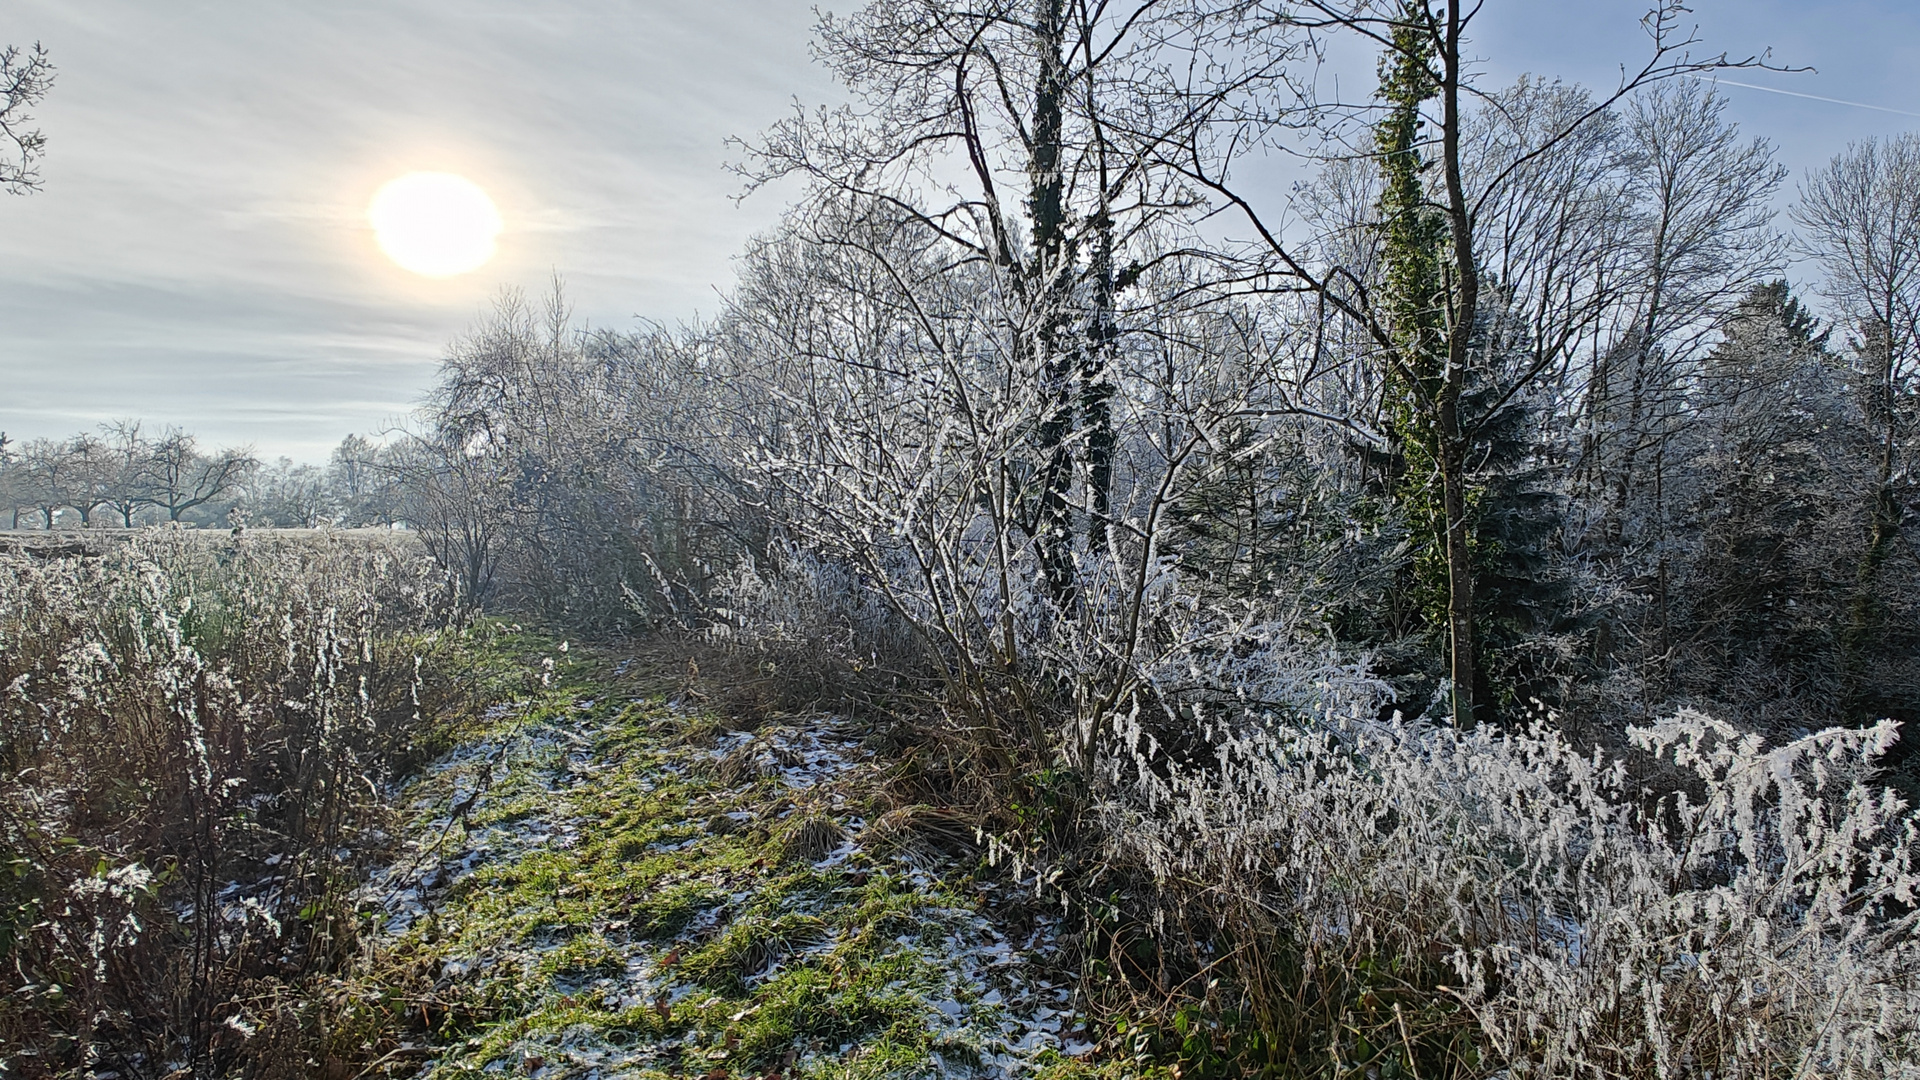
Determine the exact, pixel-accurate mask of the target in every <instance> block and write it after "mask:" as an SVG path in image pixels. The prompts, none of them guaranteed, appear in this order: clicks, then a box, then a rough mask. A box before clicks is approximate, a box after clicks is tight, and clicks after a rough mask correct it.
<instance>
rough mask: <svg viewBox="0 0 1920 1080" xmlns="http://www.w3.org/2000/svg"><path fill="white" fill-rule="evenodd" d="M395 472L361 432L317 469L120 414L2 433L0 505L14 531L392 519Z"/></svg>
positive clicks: (389, 454) (389, 457)
mask: <svg viewBox="0 0 1920 1080" xmlns="http://www.w3.org/2000/svg"><path fill="white" fill-rule="evenodd" d="M395 471H396V470H395V462H394V452H393V451H392V450H391V449H389V448H388V447H386V446H384V445H382V444H379V443H375V442H374V441H372V440H370V439H367V438H365V437H364V436H357V435H349V436H347V438H346V439H344V440H342V442H341V444H340V445H339V446H338V447H336V448H335V449H334V451H333V454H332V456H331V459H330V460H329V462H328V463H327V465H326V466H325V467H320V466H315V465H306V464H295V463H294V462H293V461H291V460H289V459H287V458H281V459H279V460H278V461H275V462H272V463H266V462H262V461H261V460H259V459H258V458H257V457H255V456H254V454H253V452H252V451H251V450H250V449H247V448H244V447H242V448H221V449H217V450H207V449H204V448H202V446H201V445H200V441H199V440H198V439H197V438H195V437H194V435H193V434H192V433H190V432H187V431H184V430H182V429H180V428H177V427H168V428H166V429H164V430H163V431H161V432H160V433H159V434H157V435H149V434H147V432H146V431H145V430H144V429H143V426H142V425H141V424H139V423H137V422H132V421H121V422H115V423H111V424H107V425H105V426H103V427H102V428H101V429H100V431H99V432H97V433H91V432H87V433H81V434H78V435H74V436H72V437H70V438H66V439H31V440H28V441H25V442H21V443H17V444H16V443H14V442H12V441H10V440H8V439H7V438H6V437H5V435H4V434H0V512H5V513H6V514H7V515H8V518H7V524H8V526H9V527H11V528H14V529H19V528H41V529H52V528H55V527H56V526H61V527H72V526H78V527H80V528H89V527H94V526H101V525H110V526H119V527H121V528H133V527H134V526H136V525H142V524H149V523H152V522H156V521H173V522H183V523H186V524H192V525H219V526H225V525H230V524H236V523H247V524H254V525H263V526H277V527H283V528H300V527H306V528H311V527H313V526H317V525H349V526H351V525H391V524H393V523H394V522H395V521H396V520H398V514H399V511H398V503H397V498H398V496H397V493H396V489H395V485H394V481H393V476H394V474H395Z"/></svg>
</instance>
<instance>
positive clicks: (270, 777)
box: [0, 530, 457, 1076]
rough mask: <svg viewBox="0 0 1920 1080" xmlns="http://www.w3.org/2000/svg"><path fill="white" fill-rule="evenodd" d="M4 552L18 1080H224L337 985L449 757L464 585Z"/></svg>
mask: <svg viewBox="0 0 1920 1080" xmlns="http://www.w3.org/2000/svg"><path fill="white" fill-rule="evenodd" d="M44 554H45V553H44V552H42V553H40V554H23V553H12V554H4V553H0V688H4V689H0V866H4V868H5V869H6V871H7V873H6V874H5V875H4V876H0V955H4V959H5V967H4V970H5V975H4V976H0V979H3V980H4V982H5V989H6V991H7V993H6V995H5V996H4V998H0V1043H4V1044H5V1045H6V1046H8V1047H9V1048H10V1050H9V1054H8V1066H7V1072H8V1074H10V1075H15V1076H37V1075H62V1074H68V1073H74V1072H77V1071H85V1070H89V1069H108V1068H116V1069H118V1070H120V1071H121V1072H122V1073H123V1075H159V1074H163V1073H166V1072H169V1071H170V1070H172V1069H174V1068H187V1069H191V1070H194V1071H195V1072H196V1073H203V1072H207V1071H210V1070H216V1069H217V1068H218V1067H219V1065H220V1063H222V1062H227V1061H230V1060H231V1059H232V1058H233V1057H234V1055H235V1054H236V1053H237V1052H238V1048H239V1046H240V1045H241V1044H242V1043H244V1042H246V1040H245V1039H244V1038H242V1036H243V1035H244V1034H245V1029H246V1028H247V1026H248V1025H247V1021H246V1020H245V1019H244V1015H245V1008H244V1004H243V1003H244V1002H246V1001H248V1000H250V999H252V998H254V997H257V996H258V995H260V994H262V993H268V992H271V987H272V986H275V985H279V984H281V983H282V982H284V981H285V980H290V979H297V978H299V977H301V976H302V975H304V974H306V973H311V972H321V971H327V970H331V969H333V968H335V967H337V966H338V965H340V964H341V963H342V962H344V961H345V959H346V958H347V957H348V956H350V955H351V953H352V951H353V949H354V947H355V941H356V937H357V931H356V927H355V923H354V920H353V917H352V904H351V902H350V900H349V894H350V892H351V890H352V889H353V888H354V887H356V886H357V884H358V881H359V880H360V876H361V868H362V866H363V864H364V863H365V862H366V860H368V859H369V858H371V857H372V856H373V855H374V854H375V853H377V851H378V849H379V848H380V846H381V843H382V839H381V838H382V835H383V834H382V832H381V827H382V824H383V820H384V819H383V816H382V813H383V807H382V796H381V792H382V791H383V790H384V788H385V785H386V784H387V782H388V780H389V778H390V777H391V775H392V773H393V770H394V769H395V767H396V766H397V765H404V763H405V762H407V761H408V760H410V759H413V758H415V757H417V756H418V755H420V754H421V753H423V752H425V751H426V749H427V748H426V747H423V746H421V745H419V744H418V742H417V740H418V738H419V737H420V736H421V733H422V727H421V717H422V713H423V711H424V712H428V713H431V711H432V710H433V709H434V708H436V706H437V705H438V704H439V702H437V701H435V700H434V695H435V694H436V693H445V692H448V691H449V690H451V689H452V688H451V687H450V686H449V685H448V684H447V683H446V682H445V680H444V679H439V678H436V677H435V676H436V672H435V668H436V663H435V661H436V660H437V659H438V658H439V657H442V656H444V654H445V653H446V652H447V650H448V649H450V648H451V647H453V639H454V638H456V637H457V634H456V633H453V632H452V631H453V627H451V625H450V624H449V622H448V618H449V616H448V612H449V606H448V601H449V600H450V594H449V591H448V590H447V588H446V586H445V583H444V579H443V577H442V576H441V575H440V574H439V573H438V572H437V571H435V570H434V569H433V568H432V567H430V566H428V565H426V564H423V563H422V562H420V561H419V560H418V559H417V558H415V557H413V556H412V555H411V554H410V553H408V552H406V551H405V550H404V547H403V546H401V545H394V544H388V543H379V544H368V543H363V542H359V541H358V540H350V539H347V538H340V537H335V536H332V535H329V534H325V533H321V534H315V535H310V536H300V537H286V536H275V535H273V534H264V535H262V534H250V535H245V536H229V535H227V534H224V533H216V534H212V535H200V534H193V533H188V532H185V531H181V530H155V531H150V532H146V533H141V534H138V535H134V536H128V537H123V538H120V539H118V540H116V541H115V542H113V543H110V544H106V545H103V546H101V547H99V548H98V549H95V550H89V551H88V552H86V553H83V554H61V553H55V554H54V555H53V556H52V557H42V556H43V555H44Z"/></svg>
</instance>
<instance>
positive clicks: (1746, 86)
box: [1694, 75, 1920, 116]
mask: <svg viewBox="0 0 1920 1080" xmlns="http://www.w3.org/2000/svg"><path fill="white" fill-rule="evenodd" d="M1694 77H1695V78H1698V79H1701V81H1703V82H1712V83H1715V84H1718V85H1720V86H1738V87H1740V88H1741V89H1743V90H1759V91H1762V92H1764V93H1768V94H1784V95H1786V96H1787V97H1797V98H1806V99H1807V100H1808V101H1824V102H1827V103H1828V104H1830V105H1851V106H1853V107H1854V108H1856V109H1872V110H1873V111H1874V112H1883V113H1893V114H1894V115H1896V116H1920V112H1908V111H1907V110H1905V109H1893V108H1888V107H1887V106H1885V105H1869V104H1867V103H1866V102H1864V101H1846V100H1843V99H1841V98H1832V97H1821V96H1820V95H1819V94H1803V93H1800V92H1799V91H1798V90H1782V89H1780V88H1779V87H1777V86H1757V85H1755V84H1753V83H1743V82H1734V81H1733V80H1732V79H1708V78H1706V77H1705V76H1698V75H1696V76H1694Z"/></svg>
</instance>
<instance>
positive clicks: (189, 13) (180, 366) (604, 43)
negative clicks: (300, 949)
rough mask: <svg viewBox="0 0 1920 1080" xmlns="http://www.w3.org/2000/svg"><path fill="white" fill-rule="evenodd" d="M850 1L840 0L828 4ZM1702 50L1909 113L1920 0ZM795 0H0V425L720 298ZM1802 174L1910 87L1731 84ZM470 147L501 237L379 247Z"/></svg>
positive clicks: (324, 419)
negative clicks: (396, 187)
mask: <svg viewBox="0 0 1920 1080" xmlns="http://www.w3.org/2000/svg"><path fill="white" fill-rule="evenodd" d="M842 6H847V5H842ZM1644 10H1645V9H1644V3H1643V2H1616V0H1488V3H1487V5H1486V10H1485V11H1484V12H1483V14H1482V16H1481V27H1482V29H1481V33H1480V38H1479V44H1480V50H1479V51H1480V53H1481V55H1483V56H1484V57H1486V64H1485V69H1486V73H1487V76H1486V77H1487V78H1488V79H1489V80H1490V81H1492V82H1495V83H1498V82H1505V81H1507V80H1509V79H1511V78H1512V77H1513V76H1515V75H1517V74H1519V73H1521V72H1534V73H1538V74H1543V75H1558V76H1562V77H1566V78H1569V79H1573V80H1577V81H1581V82H1586V83H1588V84H1591V85H1595V86H1600V85H1603V84H1609V83H1611V82H1612V81H1614V80H1617V78H1618V76H1619V67H1620V65H1621V64H1622V63H1627V62H1631V61H1634V60H1636V59H1638V58H1640V57H1642V56H1643V55H1644V52H1645V46H1644V37H1643V36H1642V35H1641V32H1640V30H1639V27H1638V23H1637V20H1638V18H1639V16H1640V15H1641V14H1642V13H1643V12H1644ZM1694 19H1695V21H1697V22H1698V23H1699V24H1700V27H1701V33H1702V36H1703V37H1704V38H1705V39H1706V40H1707V42H1708V43H1710V44H1711V45H1712V46H1713V47H1714V49H1715V50H1718V49H1722V48H1724V49H1727V50H1729V51H1732V52H1735V53H1740V54H1746V53H1751V52H1757V51H1759V50H1762V49H1765V48H1768V47H1771V48H1772V49H1773V50H1774V55H1775V59H1776V60H1777V61H1780V62H1784V63H1790V64H1795V65H1812V66H1814V67H1816V68H1818V69H1819V72H1818V74H1807V75H1797V76H1783V75H1773V74H1768V73H1753V72H1748V73H1740V74H1736V75H1734V76H1732V77H1733V78H1735V79H1738V80H1739V81H1741V82H1751V83H1755V84H1758V85H1765V86H1770V87H1776V88H1779V89H1785V90H1791V91H1794V92H1797V93H1801V94H1812V95H1819V96H1823V97H1830V98H1840V99H1845V100H1847V101H1853V102H1861V103H1866V104H1870V105H1877V106H1881V107H1883V108H1886V109H1895V110H1901V111H1903V112H1905V113H1909V114H1912V113H1920V4H1916V3H1914V2H1913V0H1857V2H1837V3H1836V2H1821V3H1817V4H1814V3H1807V2H1805V0H1800V2H1787V0H1699V2H1698V3H1697V4H1696V11H1695V14H1694ZM812 21H813V15H812V12H811V10H810V9H809V7H808V5H806V4H804V3H785V2H767V0H697V2H696V0H671V2H669V0H625V2H621V0H548V2H544V3H517V4H516V3H505V2H500V0H386V2H382V3H353V2H347V0H326V2H324V3H323V2H320V0H306V2H300V3H295V2H291V0H217V2H216V0H200V2H192V0H176V2H170V3H166V4H159V3H154V2H153V0H4V2H3V3H0V41H4V42H14V43H26V42H31V41H34V40H39V41H41V42H43V43H45V45H46V46H47V48H48V50H49V51H50V52H51V54H52V57H53V59H54V62H55V63H56V64H57V65H58V66H59V69H60V74H59V81H58V84H57V85H56V87H55V89H54V91H53V94H52V95H51V96H50V97H49V98H48V100H47V101H46V102H45V104H44V105H43V106H42V108H41V109H40V110H39V117H40V125H41V126H42V127H43V128H44V129H45V131H46V133H47V135H48V137H49V147H48V153H47V157H46V161H45V167H44V175H45V179H46V190H45V191H44V192H42V193H40V194H37V195H33V196H30V197H0V431H6V432H8V433H9V434H12V435H15V436H16V437H18V436H34V435H62V434H67V433H70V432H72V431H75V430H79V429H81V428H87V427H91V426H93V425H95V424H97V423H99V422H101V421H103V420H107V419H110V418H116V417H143V418H146V419H148V420H149V421H151V422H154V423H156V424H158V423H169V422H171V423H180V424H183V425H186V426H188V427H190V428H192V429H194V430H196V431H199V432H200V433H201V434H202V435H203V436H204V437H205V438H206V439H207V440H208V441H209V442H215V443H252V444H254V445H255V446H256V447H257V448H258V449H259V450H260V451H261V452H262V453H265V454H268V455H278V454H288V455H291V456H294V457H296V458H306V459H318V458H320V457H322V456H324V454H325V452H326V450H327V448H329V447H330V446H331V445H332V444H334V443H336V442H338V440H339V439H340V437H341V436H342V435H344V434H346V433H347V432H348V431H362V432H365V431H370V430H378V429H379V428H381V427H383V426H384V425H385V424H386V423H387V422H388V421H389V420H391V419H392V418H394V417H396V416H398V415H399V414H401V413H402V412H404V411H405V410H406V409H407V408H408V407H409V405H410V404H411V403H412V402H413V401H414V400H415V399H416V398H417V397H418V396H419V395H420V393H421V392H422V391H423V390H424V389H425V388H426V386H427V385H428V383H429V381H430V379H431V377H432V374H433V370H434V365H435V363H436V362H437V359H438V357H439V354H440V352H441V350H442V347H443V346H444V344H445V343H446V342H447V341H448V340H449V339H450V338H451V337H453V336H455V335H457V334H458V333H460V332H461V331H462V330H463V329H464V328H466V327H467V326H468V325H469V324H470V323H471V322H472V321H473V320H474V318H475V317H476V316H477V314H478V313H479V312H480V311H481V309H482V308H483V307H484V306H485V305H486V303H487V302H488V301H489V299H490V298H491V297H492V296H493V295H494V294H495V293H497V291H498V290H499V289H500V288H501V287H502V286H503V285H520V286H525V287H528V288H530V289H538V288H540V287H542V285H543V283H544V281H545V279H546V277H547V275H548V274H549V273H550V272H552V271H558V272H559V273H561V274H562V275H563V276H565V278H566V279H567V281H568V283H569V286H570V290H571V292H572V294H573V298H574V301H575V305H576V309H577V311H578V312H579V313H580V314H581V315H584V316H586V317H588V318H590V319H591V320H592V321H593V322H594V323H596V324H598V325H610V326H624V325H632V324H633V321H634V320H635V319H636V318H637V317H641V316H645V317H651V318H657V319H664V320H669V321H671V320H675V319H679V318H684V317H686V316H688V315H691V314H693V313H695V312H696V311H702V310H705V311H710V310H712V309H713V307H714V300H715V297H716V295H717V294H716V290H719V289H724V288H726V287H727V285H728V283H729V281H730V280H731V276H732V262H731V260H732V258H733V256H734V255H735V253H736V252H738V251H739V250H740V248H741V245H742V243H743V242H744V241H745V239H746V238H747V237H748V236H749V235H751V234H752V233H753V232H755V231H757V230H759V229H763V228H765V227H767V226H768V225H770V224H771V223H772V222H773V220H774V219H775V218H776V216H777V215H778V213H779V210H780V204H781V199H780V196H779V194H778V193H762V194H760V195H756V196H755V197H754V198H752V199H749V200H747V201H746V202H745V203H744V204H742V205H735V203H734V202H733V201H732V198H731V196H732V195H733V194H734V193H735V191H736V190H737V183H736V181H735V180H734V178H732V177H731V176H729V175H728V174H726V173H725V172H724V171H723V170H722V165H723V163H724V162H725V161H726V160H727V159H728V157H729V152H728V150H727V148H726V147H725V145H724V143H723V140H724V138H725V137H726V136H728V135H751V134H752V133H754V132H755V131H757V130H759V129H760V128H762V127H764V126H765V125H766V124H768V123H769V122H771V121H772V120H774V119H776V118H777V117H778V116H780V115H781V113H782V112H783V111H784V110H785V109H786V108H787V107H788V106H789V103H790V102H791V100H792V99H793V98H795V97H798V98H800V99H802V100H805V101H820V100H822V99H825V98H828V97H830V96H831V95H832V94H833V87H832V86H831V85H830V84H829V83H828V81H827V80H826V78H825V77H824V75H823V74H822V73H821V72H820V71H819V70H818V69H816V68H814V67H813V66H812V65H811V63H810V61H809V56H808V51H807V34H808V29H809V27H810V25H811V23H812ZM1726 93H1727V95H1728V97H1729V98H1731V100H1732V102H1733V105H1732V109H1733V114H1734V116H1735V117H1736V118H1737V119H1738V120H1739V121H1740V123H1741V124H1742V126H1743V128H1744V130H1745V131H1747V132H1748V133H1751V134H1758V135H1765V136H1767V137H1768V138H1770V139H1772V140H1774V141H1775V142H1776V143H1777V144H1778V146H1779V149H1780V158H1781V160H1782V161H1783V162H1784V163H1785V164H1787V165H1788V166H1789V167H1791V168H1792V169H1793V170H1794V172H1795V175H1796V177H1797V176H1798V174H1799V173H1800V172H1801V171H1802V170H1803V169H1804V168H1806V167H1807V166H1809V165H1817V164H1819V163H1821V162H1824V161H1825V160H1826V159H1828V158H1829V157H1831V156H1832V155H1833V154H1834V153H1835V152H1837V151H1839V150H1840V149H1842V148H1843V147H1844V146H1845V145H1846V144H1847V143H1848V142H1849V141H1851V140H1855V139H1860V138H1864V137H1866V136H1869V135H1876V134H1877V135H1887V134H1893V133H1896V132H1900V131H1905V130H1909V129H1916V128H1920V116H1914V115H1901V114H1899V113H1894V112H1884V111H1874V110H1871V109H1866V108H1857V107H1852V106H1847V105H1840V104H1831V103H1826V102H1820V101H1814V100H1809V99H1806V98H1796V97H1789V96H1784V95H1780V94H1774V93H1765V92H1761V91H1756V90H1748V89H1744V88H1740V87H1731V86H1729V87H1727V88H1726ZM416 169H427V170H440V171H448V172H457V173H460V174H462V175H465V176H467V177H469V178H471V179H472V180H474V181H476V182H477V183H479V184H480V185H481V186H482V187H484V188H486V189H487V190H488V191H489V192H490V193H491V194H492V195H493V197H494V199H495V200H496V201H497V202H498V203H499V205H500V209H501V212H502V215H503V217H504V219H505V222H506V231H505V233H504V234H503V236H502V238H501V247H500V254H499V256H498V257H496V258H495V260H494V261H493V262H491V263H490V264H488V265H487V266H486V267H484V268H482V269H481V270H479V271H476V272H474V273H472V274H469V275H465V276H463V277H458V278H453V279H450V280H446V281H438V282H436V281H429V280H427V279H423V278H418V277H415V276H413V275H411V274H408V273H407V272H405V271H402V270H400V269H398V268H397V267H394V266H393V265H391V264H390V263H388V262H387V260H386V259H384V258H383V257H382V256H381V255H380V254H379V253H378V251H377V250H376V248H375V246H374V243H373V239H372V236H371V233H370V232H369V230H368V229H367V227H366V224H365V219H364V210H365V207H366V205H367V201H368V199H369V198H370V197H371V195H372V193H373V192H374V190H375V189H376V188H377V187H378V186H379V185H380V184H381V183H382V182H384V181H386V180H387V179H390V178H392V177H394V176H397V175H400V174H402V173H405V172H408V171H412V170H416Z"/></svg>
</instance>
